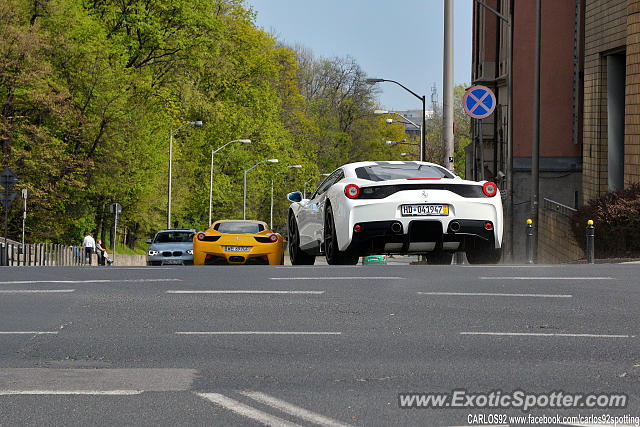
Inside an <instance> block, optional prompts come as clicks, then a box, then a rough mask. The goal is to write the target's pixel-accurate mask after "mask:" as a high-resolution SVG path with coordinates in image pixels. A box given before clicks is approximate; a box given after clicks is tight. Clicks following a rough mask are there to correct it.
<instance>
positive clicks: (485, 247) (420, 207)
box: [287, 161, 503, 265]
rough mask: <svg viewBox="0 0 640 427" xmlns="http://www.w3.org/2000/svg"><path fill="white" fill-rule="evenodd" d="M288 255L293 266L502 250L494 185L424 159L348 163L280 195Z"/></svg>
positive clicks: (487, 257)
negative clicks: (311, 186)
mask: <svg viewBox="0 0 640 427" xmlns="http://www.w3.org/2000/svg"><path fill="white" fill-rule="evenodd" d="M287 197H288V199H289V200H290V201H291V202H292V203H291V205H290V207H289V213H288V221H287V231H288V242H289V255H290V257H291V263H292V264H294V265H300V264H313V263H314V262H315V257H316V256H318V255H322V254H324V255H325V256H326V258H327V262H328V263H329V264H356V263H357V262H358V259H359V257H361V256H366V255H372V254H381V253H382V254H413V255H425V256H426V257H427V261H428V262H429V263H432V264H450V263H451V260H452V257H453V253H454V252H455V251H457V250H463V251H465V252H466V254H467V259H468V260H469V262H470V263H472V264H476V263H496V262H498V261H499V260H500V257H501V254H502V249H501V248H502V233H503V217H502V202H501V198H500V192H499V191H498V187H497V186H496V184H494V183H492V182H486V181H483V182H476V181H468V180H463V179H461V178H460V177H458V176H456V175H455V174H453V173H452V172H450V171H448V170H447V169H445V168H444V167H442V166H440V165H437V164H434V163H428V162H413V161H389V162H359V163H350V164H346V165H344V166H341V167H340V168H338V169H336V170H335V171H334V172H333V173H331V174H330V175H329V176H328V177H327V178H326V179H325V180H324V181H322V183H321V184H320V185H319V186H318V189H317V190H316V191H315V193H313V195H312V196H311V198H310V199H303V198H302V193H300V192H297V191H296V192H293V193H289V195H288V196H287Z"/></svg>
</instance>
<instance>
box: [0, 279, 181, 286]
mask: <svg viewBox="0 0 640 427" xmlns="http://www.w3.org/2000/svg"><path fill="white" fill-rule="evenodd" d="M142 282H182V279H123V280H114V279H92V280H14V281H8V282H0V285H17V284H22V285H24V284H27V285H31V284H36V283H142Z"/></svg>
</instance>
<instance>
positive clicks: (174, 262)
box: [164, 259, 182, 265]
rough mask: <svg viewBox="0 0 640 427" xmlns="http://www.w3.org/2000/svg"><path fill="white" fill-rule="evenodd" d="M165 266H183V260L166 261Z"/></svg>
mask: <svg viewBox="0 0 640 427" xmlns="http://www.w3.org/2000/svg"><path fill="white" fill-rule="evenodd" d="M164 264H167V265H182V260H181V259H165V260H164Z"/></svg>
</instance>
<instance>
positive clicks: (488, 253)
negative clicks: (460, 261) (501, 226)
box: [466, 248, 502, 264]
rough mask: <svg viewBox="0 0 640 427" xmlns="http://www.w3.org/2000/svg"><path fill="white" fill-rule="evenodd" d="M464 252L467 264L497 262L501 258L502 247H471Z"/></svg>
mask: <svg viewBox="0 0 640 427" xmlns="http://www.w3.org/2000/svg"><path fill="white" fill-rule="evenodd" d="M466 254H467V261H469V264H497V263H499V262H500V259H501V258H502V248H497V249H496V248H483V249H471V250H468V251H466Z"/></svg>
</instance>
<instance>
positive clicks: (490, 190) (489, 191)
mask: <svg viewBox="0 0 640 427" xmlns="http://www.w3.org/2000/svg"><path fill="white" fill-rule="evenodd" d="M482 192H483V193H484V194H485V195H486V196H487V197H493V196H495V195H496V194H497V193H498V186H497V185H495V184H494V183H493V182H485V183H484V185H483V186H482Z"/></svg>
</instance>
